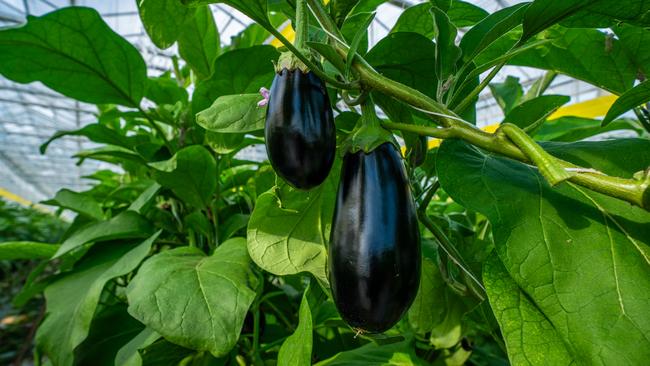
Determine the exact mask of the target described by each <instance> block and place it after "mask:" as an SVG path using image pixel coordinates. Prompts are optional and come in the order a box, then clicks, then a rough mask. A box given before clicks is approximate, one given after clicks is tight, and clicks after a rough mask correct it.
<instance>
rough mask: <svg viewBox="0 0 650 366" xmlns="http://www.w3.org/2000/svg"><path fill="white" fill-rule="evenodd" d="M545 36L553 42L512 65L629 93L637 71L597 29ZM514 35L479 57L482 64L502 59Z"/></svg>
mask: <svg viewBox="0 0 650 366" xmlns="http://www.w3.org/2000/svg"><path fill="white" fill-rule="evenodd" d="M542 36H543V37H544V38H545V39H551V40H553V41H552V42H551V43H545V44H542V45H539V46H538V47H535V48H532V49H529V50H527V51H525V52H522V53H520V54H518V55H517V56H515V57H513V58H511V59H510V60H509V61H508V64H509V65H516V66H529V67H535V68H538V69H543V70H554V71H557V72H559V73H563V74H566V75H569V76H572V77H574V78H576V79H580V80H583V81H586V82H588V83H591V84H593V85H596V86H598V87H600V88H603V89H606V90H608V91H611V92H612V93H615V94H621V93H623V92H625V91H626V90H628V89H630V88H631V87H632V85H633V83H634V80H635V78H636V76H637V69H636V67H635V65H634V63H633V62H632V60H631V59H630V58H629V57H628V56H627V54H626V53H625V50H624V49H623V47H622V46H621V43H620V42H619V41H618V40H616V39H612V38H611V37H609V36H607V35H606V34H605V33H603V32H601V31H599V30H596V29H578V28H575V29H573V28H562V27H553V28H551V29H549V30H547V31H545V32H544V33H543V34H542ZM517 38H518V36H517V35H516V34H515V33H512V34H511V37H510V38H508V37H503V38H502V39H500V40H499V42H496V43H495V44H494V45H493V47H491V48H490V49H488V50H486V51H485V52H484V53H482V54H481V55H479V57H478V58H477V63H478V64H481V63H483V62H487V61H489V60H492V59H494V58H496V57H499V56H501V55H503V54H504V53H505V52H507V51H508V50H509V49H510V48H511V46H512V45H513V44H514V43H515V42H516V39H517Z"/></svg>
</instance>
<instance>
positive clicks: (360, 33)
mask: <svg viewBox="0 0 650 366" xmlns="http://www.w3.org/2000/svg"><path fill="white" fill-rule="evenodd" d="M375 15H376V14H375V13H361V14H357V15H355V17H356V16H358V17H360V18H361V19H363V20H362V21H361V22H360V23H359V24H358V26H357V27H356V33H355V34H354V37H352V42H351V43H350V49H349V50H348V58H347V60H346V62H345V73H344V75H345V77H346V78H349V77H350V72H351V71H352V60H353V59H354V56H355V55H356V54H357V51H359V52H360V53H361V52H364V53H365V51H366V50H367V49H368V46H367V45H368V27H369V26H370V23H372V21H373V20H374V19H375ZM364 38H365V39H366V43H365V44H366V47H361V48H359V47H360V46H361V43H362V42H361V41H362V40H363V39H364ZM364 48H365V49H364Z"/></svg>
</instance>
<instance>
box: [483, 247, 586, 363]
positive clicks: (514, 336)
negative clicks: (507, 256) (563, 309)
mask: <svg viewBox="0 0 650 366" xmlns="http://www.w3.org/2000/svg"><path fill="white" fill-rule="evenodd" d="M483 283H484V285H485V289H486V291H487V294H488V298H489V300H490V305H491V306H492V310H493V312H494V315H495V316H496V318H497V321H498V322H499V326H500V327H501V333H502V334H503V337H504V339H505V341H506V346H507V348H508V357H509V358H510V362H511V363H512V364H513V365H556V366H561V365H570V364H573V363H574V362H575V360H574V358H573V357H572V356H571V353H570V352H569V350H568V349H567V347H566V345H565V344H564V343H563V342H562V338H561V337H560V335H559V334H558V331H557V330H556V329H555V328H554V327H553V324H551V322H550V321H549V320H548V319H547V318H546V317H545V316H544V314H543V313H542V312H541V311H540V310H539V309H538V308H537V307H536V306H535V304H534V303H533V302H532V301H531V300H530V298H529V297H528V296H527V295H526V294H525V293H524V292H523V291H522V290H521V289H520V288H519V286H517V283H516V282H515V281H514V280H513V279H512V278H510V275H509V274H508V272H507V271H506V269H505V268H504V267H503V264H501V262H500V261H499V258H498V257H497V255H496V254H493V255H492V256H490V257H489V258H488V260H487V261H485V263H484V265H483Z"/></svg>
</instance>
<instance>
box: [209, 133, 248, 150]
mask: <svg viewBox="0 0 650 366" xmlns="http://www.w3.org/2000/svg"><path fill="white" fill-rule="evenodd" d="M243 142H244V134H243V133H241V134H240V133H219V132H212V131H206V132H205V143H206V144H207V145H208V146H210V148H211V149H212V150H213V151H214V152H216V153H217V154H230V153H232V152H233V151H237V150H238V149H239V147H240V146H241V145H242V143H243Z"/></svg>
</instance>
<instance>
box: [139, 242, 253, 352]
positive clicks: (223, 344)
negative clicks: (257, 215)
mask: <svg viewBox="0 0 650 366" xmlns="http://www.w3.org/2000/svg"><path fill="white" fill-rule="evenodd" d="M256 282H257V280H256V278H255V276H254V274H253V272H252V267H251V260H250V258H249V256H248V253H247V252H246V240H245V239H243V238H235V239H230V240H228V241H226V242H224V243H222V244H221V245H220V246H219V247H217V249H216V250H215V251H214V253H213V254H212V255H211V256H205V255H204V254H203V252H201V251H200V250H199V249H197V248H192V247H180V248H176V249H172V250H168V251H164V252H162V253H159V254H157V255H155V256H153V257H151V258H150V259H149V260H147V261H146V262H145V263H144V264H143V265H142V267H141V268H140V270H139V271H138V274H137V275H136V276H135V277H134V278H133V280H132V281H131V283H130V284H129V287H128V289H127V297H128V299H129V313H130V314H131V315H132V316H133V317H135V318H136V319H138V320H140V321H141V322H142V323H144V324H146V325H147V327H149V328H151V329H153V330H154V331H156V332H158V333H160V334H161V335H162V336H163V337H164V338H165V339H168V340H169V341H171V342H174V343H176V344H179V345H181V346H184V347H188V348H192V349H196V350H199V351H209V352H210V353H212V354H213V355H214V356H215V357H219V356H223V355H225V354H227V353H228V352H229V351H230V350H231V349H232V347H233V346H234V345H235V344H236V343H237V339H238V338H239V333H240V331H241V328H242V325H243V324H244V317H245V316H246V312H247V311H248V308H249V306H250V305H251V303H252V302H253V300H254V299H255V289H256V288H257V283H256Z"/></svg>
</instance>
